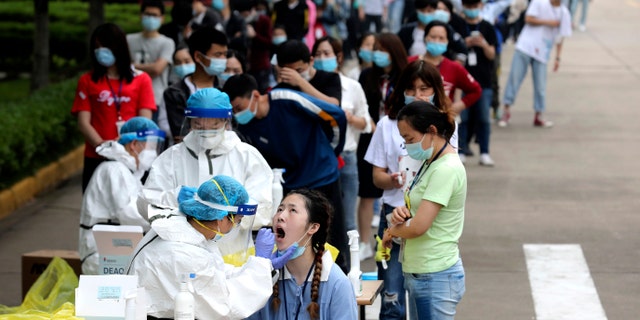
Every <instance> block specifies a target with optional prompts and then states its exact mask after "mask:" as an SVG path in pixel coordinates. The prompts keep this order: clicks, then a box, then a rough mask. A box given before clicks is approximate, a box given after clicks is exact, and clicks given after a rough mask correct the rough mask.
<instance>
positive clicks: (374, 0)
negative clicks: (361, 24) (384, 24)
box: [363, 0, 387, 16]
mask: <svg viewBox="0 0 640 320" xmlns="http://www.w3.org/2000/svg"><path fill="white" fill-rule="evenodd" d="M363 4H364V13H365V14H367V15H370V16H381V15H382V13H384V7H386V6H387V4H386V2H385V0H366V1H363Z"/></svg>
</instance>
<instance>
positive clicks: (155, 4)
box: [140, 0, 164, 15]
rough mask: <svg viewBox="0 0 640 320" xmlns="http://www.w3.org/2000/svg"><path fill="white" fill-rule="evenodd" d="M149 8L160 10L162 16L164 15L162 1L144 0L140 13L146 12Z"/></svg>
mask: <svg viewBox="0 0 640 320" xmlns="http://www.w3.org/2000/svg"><path fill="white" fill-rule="evenodd" d="M147 7H152V8H159V9H160V14H163V15H164V3H162V1H161V0H143V1H142V4H141V5H140V12H144V9H146V8H147Z"/></svg>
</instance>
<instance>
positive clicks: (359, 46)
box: [356, 31, 376, 64]
mask: <svg viewBox="0 0 640 320" xmlns="http://www.w3.org/2000/svg"><path fill="white" fill-rule="evenodd" d="M367 37H373V38H374V39H375V37H376V34H375V33H373V32H371V31H367V32H365V33H363V34H362V36H360V38H358V41H357V42H356V51H357V52H360V48H361V47H362V44H363V43H364V39H366V38H367ZM356 56H357V57H358V64H362V62H363V61H362V58H360V55H356Z"/></svg>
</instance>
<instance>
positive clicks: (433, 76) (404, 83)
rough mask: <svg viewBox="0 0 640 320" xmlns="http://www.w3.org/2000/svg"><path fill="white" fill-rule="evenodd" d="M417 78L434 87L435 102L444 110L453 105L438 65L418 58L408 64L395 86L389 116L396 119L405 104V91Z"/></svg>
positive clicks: (390, 100) (390, 101)
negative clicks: (446, 92) (435, 65)
mask: <svg viewBox="0 0 640 320" xmlns="http://www.w3.org/2000/svg"><path fill="white" fill-rule="evenodd" d="M416 79H420V80H422V82H424V84H426V85H427V86H429V87H431V88H433V104H434V105H435V106H436V107H437V108H438V109H440V110H442V111H443V112H446V111H448V110H449V108H450V107H451V100H449V97H447V95H446V94H445V92H444V85H443V83H442V75H440V72H439V71H438V69H436V67H434V66H433V65H432V64H431V63H428V62H425V61H424V60H422V59H420V60H416V61H414V62H411V63H410V64H409V65H407V67H406V68H404V70H402V73H400V76H399V77H398V81H397V82H396V85H395V87H394V90H393V93H391V97H389V118H390V119H396V118H397V116H398V112H399V111H400V110H401V109H402V108H403V107H404V106H405V104H404V92H405V91H406V90H407V88H408V87H410V86H412V85H413V82H414V81H416Z"/></svg>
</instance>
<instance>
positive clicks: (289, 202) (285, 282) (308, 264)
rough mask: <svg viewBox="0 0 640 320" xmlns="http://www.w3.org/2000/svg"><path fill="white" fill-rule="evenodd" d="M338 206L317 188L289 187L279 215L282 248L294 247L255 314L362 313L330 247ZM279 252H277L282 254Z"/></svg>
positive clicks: (344, 315)
mask: <svg viewBox="0 0 640 320" xmlns="http://www.w3.org/2000/svg"><path fill="white" fill-rule="evenodd" d="M332 216H333V207H332V206H331V203H330V202H329V200H327V198H326V197H325V196H323V195H322V194H321V193H319V192H317V191H313V190H307V189H301V190H294V191H291V192H289V194H287V196H286V197H285V198H284V199H283V200H282V202H281V203H280V206H279V207H278V210H277V211H276V214H275V215H274V217H273V221H272V223H273V230H274V233H275V238H276V240H275V242H276V246H277V249H278V253H282V254H285V252H287V251H288V250H291V249H290V247H294V248H295V249H294V253H293V255H292V256H291V258H290V259H289V261H288V262H287V263H286V264H285V265H284V267H283V268H281V269H280V273H279V274H280V275H279V279H278V281H277V282H276V283H275V285H274V286H273V295H272V296H271V298H270V299H269V302H268V303H267V305H266V306H265V307H264V308H262V310H260V311H258V312H257V313H255V314H253V315H252V316H251V317H249V319H332V320H334V319H349V320H352V319H356V318H357V316H358V311H357V304H356V299H355V296H354V294H353V289H352V287H351V283H350V282H349V279H348V278H347V276H346V275H345V274H344V273H343V272H342V270H341V269H340V268H339V267H337V266H336V265H335V264H334V258H333V257H332V255H331V253H330V252H329V251H325V247H324V246H325V243H326V241H327V235H328V232H329V225H330V223H331V218H332ZM276 255H277V254H276Z"/></svg>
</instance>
